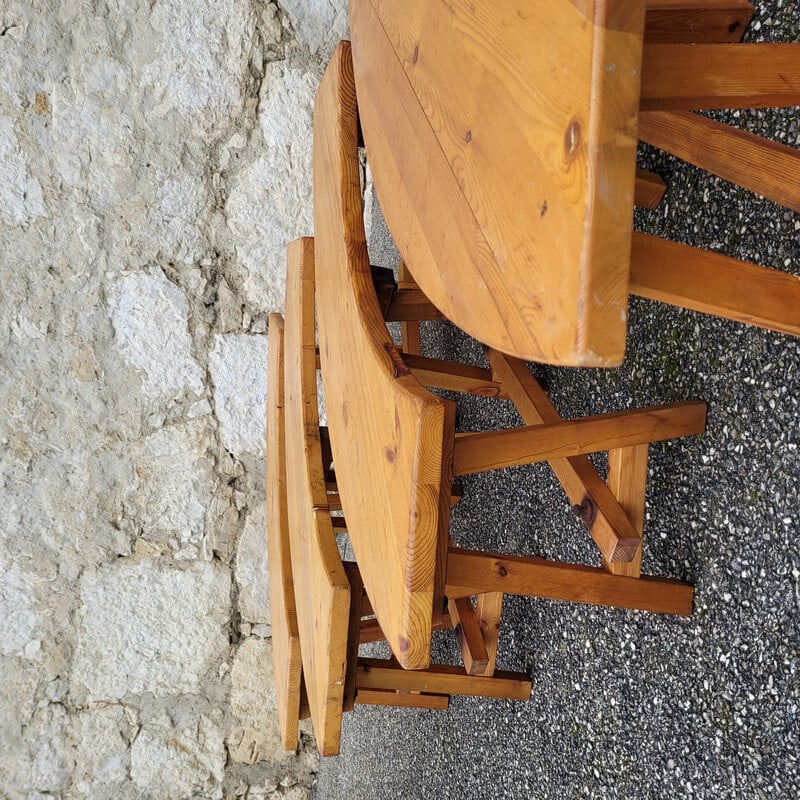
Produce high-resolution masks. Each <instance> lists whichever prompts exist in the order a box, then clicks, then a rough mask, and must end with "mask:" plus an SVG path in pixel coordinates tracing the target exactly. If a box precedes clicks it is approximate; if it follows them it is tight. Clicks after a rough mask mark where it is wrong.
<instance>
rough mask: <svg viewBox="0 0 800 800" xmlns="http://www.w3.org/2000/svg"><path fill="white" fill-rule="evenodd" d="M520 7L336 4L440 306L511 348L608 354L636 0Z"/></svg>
mask: <svg viewBox="0 0 800 800" xmlns="http://www.w3.org/2000/svg"><path fill="white" fill-rule="evenodd" d="M535 5H536V10H535V13H531V3H530V0H513V2H503V3H489V2H486V3H473V2H467V1H466V0H457V1H456V2H448V3H444V2H436V3H431V2H428V0H352V2H351V3H350V27H351V34H352V38H353V52H354V59H355V64H356V82H357V87H358V93H359V106H360V112H361V123H362V126H363V130H364V139H365V143H366V147H367V152H368V155H369V159H370V165H371V169H372V174H373V177H374V180H375V186H376V189H377V192H378V196H379V197H380V201H381V208H382V209H383V211H384V214H385V216H386V220H387V222H388V225H389V228H390V230H391V231H392V235H393V237H394V239H395V241H396V243H397V245H398V248H399V250H400V252H402V253H403V255H404V257H405V258H407V259H408V265H409V268H410V269H411V271H412V272H413V274H414V277H415V278H416V280H417V282H418V283H419V285H420V287H421V288H422V289H423V290H424V292H425V293H426V295H427V296H428V297H429V298H430V299H431V301H432V302H433V303H434V304H435V305H436V307H437V308H439V309H441V311H443V312H444V314H445V315H446V316H447V318H448V319H450V320H452V321H453V322H454V323H455V324H457V325H458V326H459V327H460V328H462V329H463V330H465V331H466V332H467V333H469V334H470V335H472V336H474V337H475V338H476V339H478V340H479V341H482V342H485V343H487V344H490V345H492V346H494V347H497V348H498V349H500V350H503V351H505V352H513V353H515V354H516V355H519V356H521V357H525V358H530V359H535V360H537V361H544V362H548V363H561V364H573V365H578V364H594V365H611V364H618V363H620V361H621V359H622V356H623V352H624V345H625V336H626V325H625V319H624V313H623V312H624V309H625V308H626V305H627V295H628V293H627V279H628V268H627V262H626V257H625V256H626V254H627V251H628V239H629V236H630V219H631V213H632V204H633V186H634V170H635V150H636V141H635V138H636V137H635V119H636V113H637V107H638V86H637V76H638V74H639V66H640V62H641V47H642V29H643V25H644V7H643V4H642V3H641V2H639V0H618V1H617V2H615V3H613V4H611V3H593V4H586V3H569V2H563V1H562V0H537V2H536V4H535ZM537 41H541V42H546V43H547V46H546V47H535V46H532V45H531V43H532V42H537ZM565 54H568V57H565ZM466 64H468V65H469V68H468V69H467V68H465V66H464V65H466ZM608 64H613V65H614V69H609V68H606V67H605V66H604V65H608ZM543 75H546V76H547V78H546V80H542V79H541V76H543ZM498 120H513V121H514V124H501V125H499V124H497V121H498Z"/></svg>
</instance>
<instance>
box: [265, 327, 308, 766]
mask: <svg viewBox="0 0 800 800" xmlns="http://www.w3.org/2000/svg"><path fill="white" fill-rule="evenodd" d="M268 360H269V363H268V365H267V381H268V383H267V396H268V403H267V557H268V565H269V602H270V609H271V619H272V658H273V665H274V669H275V703H276V706H277V709H278V729H279V730H280V735H281V743H282V744H283V749H284V750H296V749H297V741H298V740H297V722H298V720H299V718H300V691H301V683H302V675H303V664H302V661H301V658H300V633H299V631H298V628H297V611H296V609H295V603H294V583H293V580H292V561H291V554H290V551H289V516H288V510H287V500H286V458H285V434H284V413H283V385H284V384H283V371H284V370H283V317H281V316H280V314H270V315H269V354H268Z"/></svg>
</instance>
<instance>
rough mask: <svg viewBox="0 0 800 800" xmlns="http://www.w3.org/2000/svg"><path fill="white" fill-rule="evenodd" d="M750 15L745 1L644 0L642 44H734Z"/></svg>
mask: <svg viewBox="0 0 800 800" xmlns="http://www.w3.org/2000/svg"><path fill="white" fill-rule="evenodd" d="M752 16H753V6H752V5H751V4H750V3H748V2H747V1H746V0H702V1H701V2H698V0H646V3H645V18H644V40H645V42H660V43H675V44H677V43H681V42H685V43H689V42H695V43H696V42H738V41H740V40H741V38H742V35H743V34H744V32H745V29H746V28H747V25H748V24H749V22H750V19H751V17H752Z"/></svg>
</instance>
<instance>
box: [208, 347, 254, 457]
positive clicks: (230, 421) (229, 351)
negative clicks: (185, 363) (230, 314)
mask: <svg viewBox="0 0 800 800" xmlns="http://www.w3.org/2000/svg"><path fill="white" fill-rule="evenodd" d="M209 367H210V370H211V379H212V381H213V383H214V401H215V403H216V410H217V419H218V420H219V423H220V427H221V435H222V443H223V445H224V446H225V447H226V448H227V449H228V451H230V452H231V453H232V454H233V455H235V456H241V455H242V454H243V453H255V454H258V455H263V454H264V452H265V447H266V441H265V440H266V435H267V429H266V402H267V339H266V337H265V336H260V335H256V336H248V335H244V334H228V335H225V336H217V337H216V338H215V340H214V349H213V350H212V351H211V355H210V359H209Z"/></svg>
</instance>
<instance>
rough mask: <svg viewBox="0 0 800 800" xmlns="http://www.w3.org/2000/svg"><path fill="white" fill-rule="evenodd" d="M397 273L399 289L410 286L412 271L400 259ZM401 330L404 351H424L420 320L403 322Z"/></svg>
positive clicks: (418, 353)
mask: <svg viewBox="0 0 800 800" xmlns="http://www.w3.org/2000/svg"><path fill="white" fill-rule="evenodd" d="M397 274H398V278H399V279H400V280H399V283H398V289H405V288H408V287H407V285H406V284H408V282H409V281H412V280H413V278H412V277H411V273H410V272H409V271H408V267H407V266H406V262H405V261H403V259H402V258H401V259H400V263H399V264H398V265H397ZM400 332H401V335H402V338H403V352H404V353H409V354H413V355H420V354H421V353H422V343H421V341H420V338H419V322H401V323H400Z"/></svg>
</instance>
